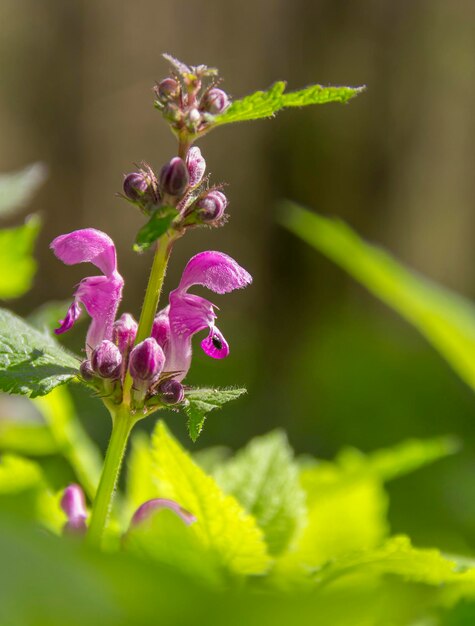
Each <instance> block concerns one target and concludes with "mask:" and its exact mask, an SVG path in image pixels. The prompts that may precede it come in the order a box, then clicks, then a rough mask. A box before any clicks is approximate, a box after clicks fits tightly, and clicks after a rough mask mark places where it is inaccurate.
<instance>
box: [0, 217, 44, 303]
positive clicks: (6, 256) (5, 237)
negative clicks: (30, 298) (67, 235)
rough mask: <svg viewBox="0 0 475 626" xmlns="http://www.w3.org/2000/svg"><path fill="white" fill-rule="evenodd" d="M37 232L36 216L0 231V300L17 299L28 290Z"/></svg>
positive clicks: (32, 269) (33, 272)
mask: <svg viewBox="0 0 475 626" xmlns="http://www.w3.org/2000/svg"><path fill="white" fill-rule="evenodd" d="M39 230H40V219H39V218H38V217H37V216H32V217H30V218H29V219H28V220H27V221H26V223H25V224H23V225H22V226H16V227H14V228H5V229H2V230H0V267H1V268H2V271H1V272H0V298H2V299H4V300H7V299H10V298H18V297H19V296H22V295H23V294H24V293H26V292H27V291H28V290H29V289H30V287H31V282H32V279H33V276H34V274H35V272H36V261H35V259H34V258H33V256H32V253H33V247H34V244H35V241H36V238H37V236H38V233H39Z"/></svg>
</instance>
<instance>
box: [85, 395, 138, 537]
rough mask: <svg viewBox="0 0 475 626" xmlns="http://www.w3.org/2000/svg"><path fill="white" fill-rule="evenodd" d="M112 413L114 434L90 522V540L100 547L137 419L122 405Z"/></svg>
mask: <svg viewBox="0 0 475 626" xmlns="http://www.w3.org/2000/svg"><path fill="white" fill-rule="evenodd" d="M111 414H112V420H113V424H112V434H111V438H110V441H109V447H108V448H107V453H106V458H105V461H104V467H103V468H102V475H101V480H100V482H99V487H98V489H97V493H96V497H95V499H94V505H93V509H92V514H91V522H90V524H89V533H88V541H89V543H90V544H91V545H95V546H97V547H100V545H101V541H102V536H103V534H104V530H105V527H106V525H107V520H108V517H109V513H110V510H111V507H112V498H113V496H114V491H115V488H116V485H117V479H118V477H119V472H120V467H121V464H122V459H123V458H124V453H125V449H126V447H127V441H128V439H129V435H130V431H131V430H132V427H133V425H134V423H135V420H134V419H133V417H132V416H131V415H130V410H129V407H127V406H125V405H121V406H120V407H117V411H116V412H113V410H111Z"/></svg>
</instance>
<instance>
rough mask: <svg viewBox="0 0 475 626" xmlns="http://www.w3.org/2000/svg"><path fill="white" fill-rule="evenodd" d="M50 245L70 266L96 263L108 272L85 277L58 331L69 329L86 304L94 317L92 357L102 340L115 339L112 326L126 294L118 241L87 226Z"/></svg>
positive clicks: (89, 344) (88, 349) (89, 343)
mask: <svg viewBox="0 0 475 626" xmlns="http://www.w3.org/2000/svg"><path fill="white" fill-rule="evenodd" d="M50 247H51V248H52V250H53V252H54V253H55V255H56V256H57V257H58V259H60V260H61V261H63V263H66V265H76V264H77V263H92V264H93V265H95V266H96V267H97V268H99V269H100V270H101V272H102V273H103V274H104V275H103V276H89V277H88V278H83V279H82V280H81V282H80V283H79V285H78V287H77V289H76V291H75V293H74V301H73V303H72V304H71V306H70V307H69V309H68V312H67V314H66V316H65V318H64V319H63V320H61V321H60V327H59V328H57V329H56V330H55V333H56V334H58V335H59V334H61V333H64V332H66V331H67V330H69V329H70V328H71V327H72V326H73V324H74V322H75V321H76V320H77V318H78V317H79V315H80V313H81V305H83V306H84V308H85V309H86V311H87V313H88V314H89V315H90V316H91V318H92V322H91V325H90V326H89V330H88V333H87V338H86V353H87V355H88V356H89V357H90V356H91V353H92V351H93V350H94V348H95V347H96V346H97V344H98V343H100V342H101V341H102V340H103V339H109V340H110V339H112V326H113V324H114V320H115V316H116V313H117V308H118V306H119V302H120V300H121V297H122V287H123V285H124V280H123V278H122V276H121V275H120V274H119V272H118V271H117V258H116V253H115V245H114V242H113V241H112V239H111V238H110V237H109V236H108V235H106V234H105V233H103V232H101V231H100V230H95V229H94V228H85V229H83V230H75V231H73V232H72V233H68V234H67V235H61V236H59V237H56V239H54V240H53V241H52V243H51V246H50Z"/></svg>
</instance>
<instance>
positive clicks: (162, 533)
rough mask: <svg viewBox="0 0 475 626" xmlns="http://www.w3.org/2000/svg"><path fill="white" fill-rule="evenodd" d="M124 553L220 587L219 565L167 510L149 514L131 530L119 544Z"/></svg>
mask: <svg viewBox="0 0 475 626" xmlns="http://www.w3.org/2000/svg"><path fill="white" fill-rule="evenodd" d="M122 545H123V547H124V548H125V549H126V550H127V551H132V552H134V553H135V554H137V555H139V556H141V557H142V558H147V559H152V560H154V561H156V562H158V563H163V564H166V565H168V566H170V567H171V568H173V569H174V570H178V571H180V572H183V573H184V574H186V575H188V576H190V578H191V579H192V580H195V581H200V582H206V583H207V584H208V585H209V584H211V585H220V582H221V581H222V576H221V574H220V569H219V563H217V562H214V561H213V559H212V558H210V557H211V555H210V553H209V551H208V549H207V547H206V546H205V545H204V544H203V542H201V541H200V540H199V537H198V536H197V535H196V533H194V532H191V529H190V528H189V527H188V526H187V525H186V524H185V523H184V522H183V520H182V519H180V518H179V517H178V515H177V514H176V513H174V512H173V511H170V510H168V509H162V510H158V511H155V512H154V513H152V515H151V516H150V518H149V519H147V520H144V521H143V522H141V523H140V524H138V525H137V526H134V527H131V528H130V529H129V530H128V532H127V534H126V535H125V537H124V539H123V541H122Z"/></svg>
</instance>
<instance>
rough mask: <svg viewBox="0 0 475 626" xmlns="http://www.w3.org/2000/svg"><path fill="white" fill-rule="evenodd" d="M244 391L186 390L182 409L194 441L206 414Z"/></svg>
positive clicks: (199, 432)
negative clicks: (185, 402)
mask: <svg viewBox="0 0 475 626" xmlns="http://www.w3.org/2000/svg"><path fill="white" fill-rule="evenodd" d="M243 393H246V390H245V389H192V390H190V391H187V392H186V399H187V404H186V405H185V406H184V408H183V410H184V411H185V413H186V415H187V416H188V422H187V426H188V434H189V435H190V438H191V440H192V441H193V442H195V441H196V440H197V439H198V437H199V436H200V434H201V431H202V430H203V424H204V422H205V419H206V416H207V414H208V413H209V412H210V411H213V410H214V409H220V408H221V407H222V406H223V405H224V404H226V402H230V401H231V400H236V399H237V398H239V396H242V394H243Z"/></svg>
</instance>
